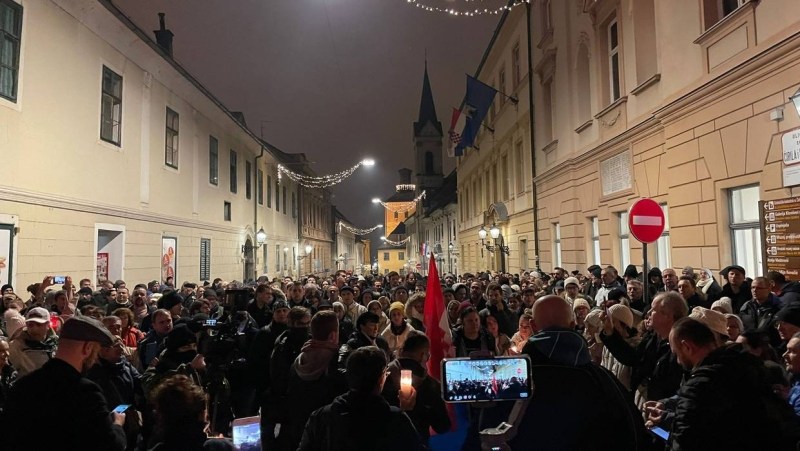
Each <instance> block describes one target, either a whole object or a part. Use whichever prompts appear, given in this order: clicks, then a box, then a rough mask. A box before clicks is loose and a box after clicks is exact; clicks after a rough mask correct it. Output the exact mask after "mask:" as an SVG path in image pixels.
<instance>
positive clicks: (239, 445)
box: [233, 417, 261, 451]
mask: <svg viewBox="0 0 800 451" xmlns="http://www.w3.org/2000/svg"><path fill="white" fill-rule="evenodd" d="M233 447H234V448H235V449H237V450H248V451H259V450H261V422H260V420H259V417H247V418H237V419H235V420H233Z"/></svg>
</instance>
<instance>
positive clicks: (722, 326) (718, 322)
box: [689, 307, 728, 337]
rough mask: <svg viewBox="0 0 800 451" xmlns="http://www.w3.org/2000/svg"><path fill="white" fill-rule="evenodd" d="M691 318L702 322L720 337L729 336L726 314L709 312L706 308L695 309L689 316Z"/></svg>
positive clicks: (714, 311)
mask: <svg viewBox="0 0 800 451" xmlns="http://www.w3.org/2000/svg"><path fill="white" fill-rule="evenodd" d="M689 318H692V319H695V320H697V321H700V322H701V323H703V324H705V325H706V326H708V328H709V329H711V330H712V331H714V332H716V333H718V334H720V335H724V336H726V337H727V336H728V319H727V318H726V317H725V314H724V313H720V312H718V311H716V310H709V309H707V308H705V307H695V308H693V309H692V313H690V314H689Z"/></svg>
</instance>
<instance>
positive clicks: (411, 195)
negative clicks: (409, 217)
mask: <svg viewBox="0 0 800 451" xmlns="http://www.w3.org/2000/svg"><path fill="white" fill-rule="evenodd" d="M416 198H417V193H416V192H415V191H411V190H403V191H395V193H394V194H392V195H391V196H389V198H388V199H386V200H385V201H383V202H384V203H389V202H411V201H412V200H414V199H416Z"/></svg>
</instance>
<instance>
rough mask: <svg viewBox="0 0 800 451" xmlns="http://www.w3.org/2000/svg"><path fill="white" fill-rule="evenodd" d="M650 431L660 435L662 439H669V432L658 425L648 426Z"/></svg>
mask: <svg viewBox="0 0 800 451" xmlns="http://www.w3.org/2000/svg"><path fill="white" fill-rule="evenodd" d="M650 432H652V433H653V434H655V435H656V436H658V437H660V438H661V439H663V440H669V432H667V431H665V430H664V429H661V428H660V427H658V426H655V427H652V428H650Z"/></svg>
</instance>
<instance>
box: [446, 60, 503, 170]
mask: <svg viewBox="0 0 800 451" xmlns="http://www.w3.org/2000/svg"><path fill="white" fill-rule="evenodd" d="M496 94H497V90H496V89H494V88H492V87H491V86H489V85H487V84H485V83H483V82H482V81H480V80H478V79H477V78H474V77H471V76H469V75H467V95H466V96H465V97H464V108H463V109H462V110H461V115H464V116H465V118H466V120H465V124H464V130H463V131H462V132H461V136H460V141H459V143H458V144H457V145H456V148H455V152H454V154H455V156H457V157H460V156H462V155H464V149H466V148H467V147H472V146H473V145H474V144H475V138H477V136H478V131H480V129H481V124H482V123H483V119H484V118H485V117H486V113H488V112H489V107H491V106H492V102H494V96H495V95H496Z"/></svg>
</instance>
